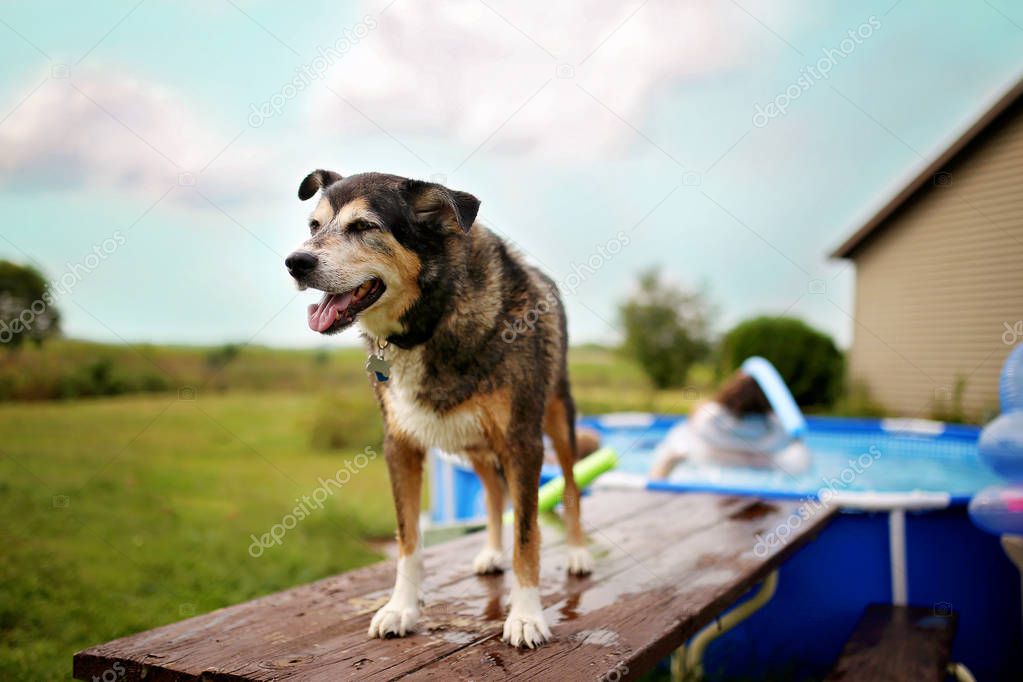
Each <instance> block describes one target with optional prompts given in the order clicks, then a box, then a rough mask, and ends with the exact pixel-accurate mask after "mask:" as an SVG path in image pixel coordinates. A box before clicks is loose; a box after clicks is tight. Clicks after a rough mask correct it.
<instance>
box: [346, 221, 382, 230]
mask: <svg viewBox="0 0 1023 682" xmlns="http://www.w3.org/2000/svg"><path fill="white" fill-rule="evenodd" d="M378 227H379V226H378V225H377V224H376V223H371V222H370V221H368V220H353V221H352V222H350V223H348V230H349V231H351V232H368V231H369V230H375V229H377V228H378Z"/></svg>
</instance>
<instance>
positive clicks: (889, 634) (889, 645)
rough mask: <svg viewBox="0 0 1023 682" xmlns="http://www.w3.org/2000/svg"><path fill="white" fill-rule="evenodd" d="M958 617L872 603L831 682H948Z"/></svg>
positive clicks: (925, 610)
mask: <svg viewBox="0 0 1023 682" xmlns="http://www.w3.org/2000/svg"><path fill="white" fill-rule="evenodd" d="M955 631H956V615H955V614H941V615H938V614H935V613H934V611H933V610H932V609H929V608H924V607H918V606H892V605H891V604H871V605H869V606H868V607H867V608H866V609H865V610H864V612H863V616H862V617H861V618H860V622H859V623H858V624H857V625H856V629H855V630H854V631H853V634H852V637H850V638H849V641H848V642H846V645H845V648H844V649H843V650H842V655H841V656H840V657H839V659H838V662H837V663H836V664H835V668H834V669H833V670H832V671H831V674H830V675H828V677H827V679H828V680H829V681H830V682H838V680H841V681H842V682H861V681H862V682H903V681H905V682H909V681H912V682H928V681H931V682H942V681H943V680H944V679H945V676H946V669H947V668H948V663H949V659H950V657H951V655H952V640H953V638H954V637H955Z"/></svg>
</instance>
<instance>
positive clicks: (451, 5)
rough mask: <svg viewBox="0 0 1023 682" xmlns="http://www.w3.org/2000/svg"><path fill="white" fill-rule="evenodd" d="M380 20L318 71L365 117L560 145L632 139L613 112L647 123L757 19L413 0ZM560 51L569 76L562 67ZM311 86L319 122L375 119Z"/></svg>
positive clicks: (585, 146)
mask: <svg viewBox="0 0 1023 682" xmlns="http://www.w3.org/2000/svg"><path fill="white" fill-rule="evenodd" d="M490 7H493V8H494V9H493V10H492V9H490ZM637 7H638V9H637ZM497 12H500V13H501V15H502V16H498V14H497ZM378 24H379V25H378V26H377V27H376V28H375V29H374V31H373V32H372V33H371V34H370V35H369V36H368V37H367V38H366V39H365V40H363V41H361V42H360V43H359V44H358V45H355V46H354V47H353V48H352V49H351V51H350V52H349V53H348V54H345V55H344V57H343V58H342V59H341V60H340V61H339V62H338V64H337V65H336V66H334V67H333V68H332V69H331V71H330V72H329V74H328V77H327V81H328V84H329V86H330V88H332V89H333V90H335V91H336V92H337V93H338V94H339V95H341V96H343V97H344V98H345V99H347V100H349V101H350V102H351V104H352V105H354V107H357V108H358V109H359V110H360V111H361V112H362V113H363V114H365V116H366V117H368V118H370V119H371V120H372V121H373V122H374V123H376V124H377V125H379V126H380V127H382V128H384V129H385V130H387V132H389V133H391V134H393V135H395V136H397V137H399V138H400V136H401V135H402V134H403V133H406V134H427V135H442V136H444V137H446V138H448V139H449V140H454V141H456V142H458V143H461V144H462V145H464V146H465V147H466V149H469V150H471V149H473V148H475V147H476V146H477V145H479V144H480V143H481V142H483V141H484V140H486V139H487V138H488V137H490V136H491V135H493V138H492V139H491V140H490V142H489V144H492V145H495V146H496V147H497V148H504V149H512V150H516V151H530V150H535V151H537V152H540V153H542V155H543V156H544V157H545V158H551V157H559V158H561V159H586V158H592V157H593V156H594V155H603V154H606V153H607V152H608V151H612V150H616V149H620V148H622V147H623V146H624V145H628V144H630V143H632V142H634V141H635V140H636V134H635V132H633V131H632V130H630V128H629V126H628V125H626V124H625V123H623V122H622V121H621V120H619V119H618V118H617V117H616V116H615V114H617V115H618V116H621V117H622V118H624V119H625V120H626V121H628V122H629V123H630V124H631V125H633V126H636V127H642V125H643V122H644V118H645V116H646V114H647V111H648V110H649V109H650V108H651V106H652V105H653V104H654V102H655V100H656V98H657V96H658V95H660V94H663V93H664V92H666V91H668V90H669V89H670V88H671V87H673V86H676V85H678V84H679V83H682V82H684V81H686V80H688V79H697V78H702V77H705V76H707V75H708V74H712V73H716V72H720V71H722V70H725V69H728V68H730V67H731V66H733V65H735V64H737V62H738V61H739V60H740V59H741V57H742V56H743V55H742V50H743V47H742V46H744V45H746V44H748V43H749V42H750V41H749V36H750V33H751V32H753V31H756V30H759V31H763V29H762V28H761V27H759V26H756V25H755V23H754V22H753V20H752V19H750V17H749V16H747V15H745V14H743V13H742V12H740V11H739V10H737V9H736V8H735V7H734V6H732V5H730V4H728V3H720V4H717V3H708V2H701V1H698V0H691V1H681V0H680V1H679V2H657V1H656V0H654V1H651V2H648V3H644V4H642V5H637V4H635V3H621V2H618V1H616V0H603V1H601V2H587V3H561V2H551V1H550V0H546V1H541V0H529V1H527V2H521V3H515V4H512V5H508V4H505V5H500V6H499V5H497V4H496V3H493V4H491V2H490V0H488V3H487V4H484V3H483V2H481V1H480V0H457V1H454V2H448V3H443V4H434V3H413V2H408V3H401V4H399V5H395V6H394V7H393V8H391V9H389V10H388V11H387V12H386V13H385V14H383V15H382V16H380V17H378ZM754 42H760V41H759V40H756V41H754ZM559 65H562V75H568V76H569V77H563V78H558V77H557V74H558V71H557V68H558V66H559ZM568 69H571V71H569V72H568V73H565V71H566V70H568ZM552 78H553V80H551V81H550V82H549V83H548V80H549V79H552ZM545 83H547V85H546V86H544V84H545ZM310 92H311V96H312V105H311V113H312V115H313V119H314V121H315V122H316V123H317V124H318V125H320V126H323V127H324V128H326V129H329V130H334V131H339V130H340V131H346V132H347V131H358V132H362V131H364V130H371V129H373V128H374V126H373V125H372V124H370V123H369V122H367V121H366V118H365V117H363V115H361V114H360V113H358V112H357V111H356V110H355V109H354V108H353V107H352V106H350V105H349V104H347V103H345V102H343V101H341V100H339V99H338V98H337V97H336V96H335V95H334V94H333V93H331V92H330V90H328V89H327V88H323V87H314V88H311V90H310ZM537 93H538V94H537ZM530 97H532V99H530ZM527 100H528V103H526V102H527ZM595 100H596V101H595ZM598 101H599V102H598ZM519 107H521V109H519ZM608 108H610V109H611V110H613V111H614V112H615V113H611V112H609V111H608ZM517 109H518V111H517V113H516V110H517ZM513 114H514V115H513ZM509 117H511V118H509Z"/></svg>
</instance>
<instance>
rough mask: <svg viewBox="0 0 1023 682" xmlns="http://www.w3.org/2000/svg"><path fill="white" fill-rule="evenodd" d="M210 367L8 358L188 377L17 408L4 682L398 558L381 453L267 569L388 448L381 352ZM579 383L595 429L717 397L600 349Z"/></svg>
mask: <svg viewBox="0 0 1023 682" xmlns="http://www.w3.org/2000/svg"><path fill="white" fill-rule="evenodd" d="M65 352H66V354H67V355H68V356H69V357H71V358H72V359H71V360H69V359H68V357H65V355H64V353H65ZM209 354H210V350H209V349H205V350H204V349H177V348H169V347H142V348H130V347H123V346H122V347H113V346H100V345H97V344H83V343H80V342H72V341H68V342H61V343H60V344H47V345H46V346H44V347H43V348H42V349H32V350H29V351H28V352H26V353H24V354H23V355H22V356H21V357H20V359H16V360H12V359H11V358H8V360H7V363H8V364H7V365H6V367H5V368H4V370H5V371H6V372H7V374H6V376H7V377H8V379H10V380H11V381H13V382H14V383H10V382H9V385H20V386H45V385H47V382H49V381H57V382H58V383H59V381H60V377H61V376H64V375H66V374H67V373H68V372H70V373H71V375H72V376H73V375H74V373H75V372H77V371H79V370H78V369H76V367H79V366H82V364H81V363H85V364H84V366H89V365H90V364H93V363H95V362H96V361H97V358H99V359H102V358H109V359H110V360H111V367H112V371H113V372H114V374H113V375H112V376H114V377H115V379H114V380H116V381H122V380H123V381H128V382H129V383H130V382H132V381H135V379H134V378H135V377H138V376H140V373H145V372H150V371H157V372H164V371H165V370H166V371H165V375H166V376H169V377H171V379H170V380H168V381H167V382H166V385H165V386H164V387H163V388H159V387H154V390H157V392H154V393H149V394H134V395H127V396H119V397H106V398H89V399H79V400H64V401H36V402H6V403H0V434H2V437H0V517H2V519H3V521H2V523H0V546H2V549H0V680H8V679H47V680H49V679H61V678H65V679H66V678H68V677H69V676H70V668H71V654H72V653H73V652H74V651H76V650H78V649H81V648H84V647H86V646H89V645H92V644H97V643H100V642H105V641H107V640H110V639H113V638H116V637H120V636H123V635H127V634H131V633H134V632H138V631H141V630H145V629H148V628H152V627H155V626H157V625H160V624H163V623H169V622H173V621H177V620H181V619H182V618H185V617H188V616H191V615H195V614H198V613H203V612H206V611H209V610H211V609H215V608H218V607H221V606H225V605H228V604H234V603H238V602H241V601H245V600H247V599H251V598H253V597H256V596H259V595H262V594H267V593H270V592H274V591H277V590H280V589H284V588H287V587H290V586H293V585H297V584H301V583H305V582H309V581H311V580H315V579H317V578H321V577H324V576H327V575H331V574H334V573H338V572H341V571H345V570H347V569H351V568H354V567H356V566H361V565H364V564H366V563H369V562H372V561H374V560H376V559H379V558H381V557H380V554H379V553H378V548H379V543H377V542H374V541H378V540H380V539H385V538H388V539H389V538H391V537H392V536H393V532H394V512H393V510H392V507H391V500H390V492H389V486H388V484H387V474H386V467H385V465H384V462H383V460H382V456H378V457H377V458H375V459H373V460H371V461H370V463H369V464H368V465H367V466H366V467H365V468H364V469H361V470H360V471H359V473H358V474H356V475H354V476H352V477H351V478H350V480H349V481H348V482H347V483H346V484H345V485H344V486H343V487H342V488H341V489H340V490H337V491H336V492H334V493H333V494H332V495H330V496H329V498H327V500H326V502H325V505H324V507H323V508H322V509H314V510H312V511H311V513H310V514H309V515H308V517H307V518H305V519H304V520H301V521H299V522H298V525H297V526H296V527H295V528H294V529H292V530H289V531H288V532H287V534H286V535H285V537H284V538H283V541H282V544H281V545H280V546H271V547H270V548H269V549H266V550H265V551H264V552H262V554H261V555H260V556H259V557H258V558H254V557H252V556H251V555H250V553H249V547H250V545H251V544H252V539H251V536H252V535H256V536H260V535H262V534H263V533H266V532H268V530H269V529H270V527H271V526H273V525H274V524H277V523H279V522H281V521H282V518H283V517H284V516H285V515H287V514H288V513H290V512H291V511H292V510H293V509H294V507H295V506H296V498H301V497H302V496H304V495H305V496H310V495H312V494H313V493H314V491H315V490H316V489H317V488H320V487H321V484H320V483H319V479H320V478H321V477H322V478H324V479H326V478H329V477H332V476H334V475H335V474H336V472H337V471H338V470H339V469H340V468H341V467H342V466H343V465H344V463H345V460H346V459H347V460H353V458H354V457H355V455H356V454H358V453H360V452H362V451H363V448H365V447H366V446H371V447H373V448H375V449H376V450H378V451H379V449H380V416H379V414H378V412H377V410H376V406H375V404H374V403H373V399H372V394H371V391H370V388H369V386H368V385H367V383H366V380H365V374H364V371H363V369H362V363H363V362H364V361H365V356H364V354H363V353H361V352H360V351H357V350H341V351H337V352H331V353H330V354H324V353H318V352H315V351H276V350H270V349H259V348H255V349H251V348H246V349H244V350H242V351H241V353H240V354H238V355H237V356H236V357H235V358H233V359H232V360H231V361H230V362H229V363H227V364H226V366H224V367H220V368H214V367H212V366H211V364H210V362H209V361H208V360H209ZM75 363H79V364H77V365H76V364H75ZM154 363H155V364H154ZM571 371H572V376H573V382H574V385H575V390H574V392H575V395H576V401H577V403H578V404H579V408H580V411H581V412H584V413H596V412H607V411H612V410H658V411H667V412H680V411H686V410H688V409H689V408H690V407H691V406H692V404H693V403H694V402H695V401H696V400H697V399H699V398H701V397H704V396H705V395H706V394H707V391H708V389H706V388H705V386H708V385H710V382H711V381H712V377H711V376H710V374H709V373H708V372H707V371H706V370H703V369H701V370H698V371H696V372H694V376H695V377H696V378H697V379H700V380H701V381H700V382H697V384H696V385H694V386H693V387H690V388H688V389H678V390H673V391H655V390H652V389H651V388H650V387H649V384H648V382H647V381H646V379H645V378H644V377H643V375H642V373H641V372H640V371H639V370H638V369H637V368H636V367H635V366H634V365H632V364H630V363H628V362H626V361H624V360H623V359H622V358H621V357H620V356H619V355H617V354H616V353H614V352H611V351H608V350H606V349H599V348H584V349H573V352H572V368H571ZM0 374H2V372H0ZM12 377H15V378H16V377H30V378H31V377H34V378H31V379H30V380H25V381H27V382H28V383H25V381H23V383H21V384H18V383H17V381H22V379H17V381H15V379H12ZM108 379H109V377H108ZM178 382H180V383H178ZM181 386H185V387H188V388H189V390H187V391H186V392H184V393H180V394H179V392H178V388H179V387H181ZM196 386H198V387H199V388H198V390H197V392H195V393H192V391H191V389H192V388H194V387H196ZM701 386H702V387H704V388H701ZM328 387H329V388H330V391H329V393H328ZM193 395H194V396H195V399H187V398H188V397H190V396H193ZM179 396H183V397H179ZM327 447H333V448H334V449H333V450H327V449H326V448H327Z"/></svg>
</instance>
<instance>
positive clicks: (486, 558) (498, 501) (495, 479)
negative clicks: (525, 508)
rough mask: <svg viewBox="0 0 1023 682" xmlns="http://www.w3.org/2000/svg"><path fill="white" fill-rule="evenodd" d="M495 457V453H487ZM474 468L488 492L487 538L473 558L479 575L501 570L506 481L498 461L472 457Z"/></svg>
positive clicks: (473, 565) (475, 569)
mask: <svg viewBox="0 0 1023 682" xmlns="http://www.w3.org/2000/svg"><path fill="white" fill-rule="evenodd" d="M487 456H489V457H491V458H493V454H491V453H487ZM470 459H471V461H472V468H473V469H475V470H476V475H477V476H479V477H480V481H482V482H483V489H484V490H485V491H486V493H487V540H486V543H485V544H484V545H483V548H482V549H480V551H479V554H477V555H476V558H475V559H474V560H473V564H472V567H473V570H474V571H475V572H476V573H477V574H479V575H485V574H487V573H500V572H501V558H502V557H501V544H502V542H501V515H502V514H503V513H504V483H503V482H502V481H501V476H500V475H499V474H498V472H497V467H496V465H495V464H496V463H495V462H493V461H486V460H484V459H482V458H481V457H471V458H470Z"/></svg>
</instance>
